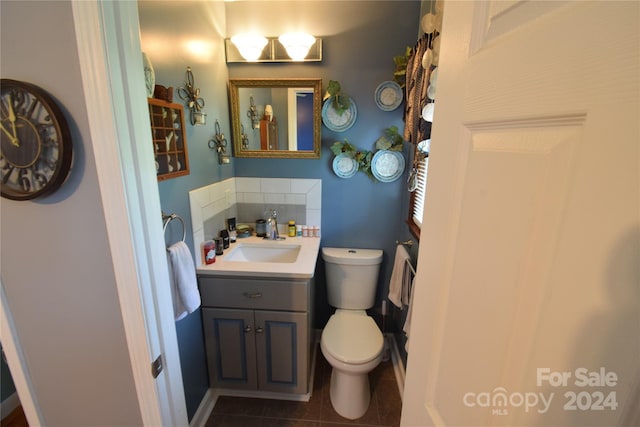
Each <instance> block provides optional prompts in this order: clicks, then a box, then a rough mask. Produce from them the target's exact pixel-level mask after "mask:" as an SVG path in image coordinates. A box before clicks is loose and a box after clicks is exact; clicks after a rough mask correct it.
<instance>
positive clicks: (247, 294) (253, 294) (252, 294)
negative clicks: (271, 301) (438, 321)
mask: <svg viewBox="0 0 640 427" xmlns="http://www.w3.org/2000/svg"><path fill="white" fill-rule="evenodd" d="M242 295H244V296H245V297H247V298H262V293H260V292H245V293H244V294H242Z"/></svg>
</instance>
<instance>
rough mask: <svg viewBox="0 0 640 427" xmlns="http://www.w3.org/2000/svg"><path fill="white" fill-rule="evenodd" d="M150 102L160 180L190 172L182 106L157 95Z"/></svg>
mask: <svg viewBox="0 0 640 427" xmlns="http://www.w3.org/2000/svg"><path fill="white" fill-rule="evenodd" d="M148 101H149V117H150V119H151V136H152V138H153V154H154V156H155V160H156V171H157V172H156V174H157V176H158V181H164V180H165V179H171V178H176V177H179V176H184V175H189V155H188V152H187V137H186V133H185V130H184V110H183V108H182V105H181V104H174V103H170V102H167V101H163V100H161V99H156V98H149V99H148Z"/></svg>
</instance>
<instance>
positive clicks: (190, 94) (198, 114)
mask: <svg viewBox="0 0 640 427" xmlns="http://www.w3.org/2000/svg"><path fill="white" fill-rule="evenodd" d="M178 96H179V97H180V99H182V100H183V101H187V107H188V108H189V111H190V119H191V124H192V125H204V124H205V122H206V116H207V115H206V114H205V113H204V111H202V109H203V108H204V99H202V98H200V89H199V88H195V87H194V81H193V72H191V67H187V81H186V83H185V86H182V87H179V88H178Z"/></svg>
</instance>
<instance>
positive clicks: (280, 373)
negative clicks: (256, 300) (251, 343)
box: [254, 310, 309, 393]
mask: <svg viewBox="0 0 640 427" xmlns="http://www.w3.org/2000/svg"><path fill="white" fill-rule="evenodd" d="M254 315H255V322H256V323H255V325H256V334H255V336H256V351H257V354H256V356H257V359H256V361H257V367H258V388H259V389H260V390H265V391H274V392H282V393H306V392H307V384H308V381H307V380H308V378H307V377H308V372H309V369H308V359H309V355H308V351H309V345H308V340H309V333H308V317H307V316H308V315H307V313H294V312H279V311H260V310H256V311H255V314H254Z"/></svg>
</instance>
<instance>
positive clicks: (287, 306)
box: [198, 276, 309, 311]
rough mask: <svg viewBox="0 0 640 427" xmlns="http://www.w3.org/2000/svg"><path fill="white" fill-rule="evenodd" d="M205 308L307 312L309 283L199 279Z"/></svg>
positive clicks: (300, 281) (222, 278) (216, 278)
mask: <svg viewBox="0 0 640 427" xmlns="http://www.w3.org/2000/svg"><path fill="white" fill-rule="evenodd" d="M198 283H199V286H200V295H201V297H202V305H203V306H205V307H227V308H251V309H263V310H288V311H307V310H308V307H309V304H308V300H309V296H308V289H309V286H308V284H309V282H308V281H306V280H292V281H283V280H257V279H242V278H224V277H202V276H201V277H199V278H198Z"/></svg>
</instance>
